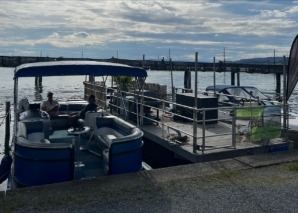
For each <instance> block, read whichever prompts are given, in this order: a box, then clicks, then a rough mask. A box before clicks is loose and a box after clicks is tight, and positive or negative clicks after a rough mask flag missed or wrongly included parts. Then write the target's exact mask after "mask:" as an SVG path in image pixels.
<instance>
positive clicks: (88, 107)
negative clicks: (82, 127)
mask: <svg viewBox="0 0 298 213" xmlns="http://www.w3.org/2000/svg"><path fill="white" fill-rule="evenodd" d="M88 102H89V103H88V104H87V105H86V106H85V108H84V109H83V110H81V111H80V112H79V114H78V116H79V118H82V119H85V114H86V112H88V111H94V110H96V108H97V105H96V104H95V96H94V95H90V96H89V100H88Z"/></svg>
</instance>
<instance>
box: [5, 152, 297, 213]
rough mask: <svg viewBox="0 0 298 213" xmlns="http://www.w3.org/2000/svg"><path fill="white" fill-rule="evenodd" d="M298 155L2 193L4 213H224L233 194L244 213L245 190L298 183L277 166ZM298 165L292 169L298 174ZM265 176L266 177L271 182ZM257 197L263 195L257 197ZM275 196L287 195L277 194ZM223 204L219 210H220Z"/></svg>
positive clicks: (246, 158) (252, 158)
mask: <svg viewBox="0 0 298 213" xmlns="http://www.w3.org/2000/svg"><path fill="white" fill-rule="evenodd" d="M297 154H298V150H291V151H284V152H279V153H266V154H262V155H251V156H243V157H237V158H234V159H228V160H220V161H212V162H205V163H196V164H190V165H181V166H175V167H168V168H162V169H155V170H150V171H141V172H138V173H130V174H124V175H115V176H107V177H103V178H97V179H89V180H81V181H73V182H65V183H59V184H51V185H44V186H37V187H30V188H23V189H15V190H10V191H7V192H6V195H5V193H4V192H3V193H2V194H1V196H0V212H30V213H31V212H119V211H120V212H140V211H142V212H169V211H170V212H181V211H184V212H185V211H196V210H198V208H202V211H203V209H204V211H209V212H210V211H211V212H214V211H216V210H217V211H220V212H223V211H229V209H230V208H231V206H226V204H227V203H226V200H225V199H233V197H234V196H235V194H233V193H236V194H238V195H237V200H233V202H232V203H231V202H229V203H230V205H232V204H233V205H236V206H238V202H239V208H238V207H237V208H236V207H234V208H235V209H234V210H235V211H236V210H238V212H239V211H241V210H243V208H244V209H245V210H246V211H248V209H247V208H250V206H251V205H244V206H243V202H245V201H244V200H245V199H246V200H247V199H248V195H247V192H246V190H248V189H250V188H251V187H254V189H253V190H256V189H255V187H258V186H260V187H261V188H260V189H262V190H264V187H268V186H267V185H266V183H267V182H268V183H269V184H270V187H272V186H273V185H272V184H274V186H275V185H277V186H284V185H286V184H287V183H288V181H291V180H293V181H294V183H298V181H297V180H298V175H297V172H296V171H291V170H289V169H285V168H287V167H285V166H284V167H278V165H280V164H282V163H285V162H295V161H298V155H297ZM296 164H297V165H296ZM296 164H294V165H292V168H294V170H296V169H297V171H298V163H296ZM273 165H277V166H273ZM266 166H269V167H266ZM280 166H281V165H280ZM296 167H297V168H296ZM255 170H256V171H255ZM281 170H283V171H282V172H281ZM276 171H278V172H276ZM262 173H265V175H266V178H265V177H264V176H265V175H264V174H262ZM267 173H268V174H267ZM258 175H262V176H260V177H259V176H258ZM281 175H282V176H281ZM264 180H266V181H267V182H266V181H264ZM262 184H265V185H264V186H263V185H262ZM291 184H293V183H291ZM294 186H296V185H294ZM242 187H245V190H244V189H242ZM292 188H293V186H291V187H290V190H291V189H292ZM294 188H295V187H294ZM294 188H293V189H294ZM266 189H267V188H266ZM235 190H236V191H235ZM262 193H263V192H262ZM262 193H260V195H261V194H262ZM206 194H208V196H207V195H206ZM226 196H227V198H225V199H223V197H226ZM256 196H258V194H257V195H254V196H252V197H256ZM276 196H282V194H279V193H276ZM243 199H244V200H243ZM260 199H262V198H260ZM293 199H294V198H293ZM268 200H269V199H268V198H267V199H266V200H265V202H268ZM211 201H212V203H213V204H212V205H210V204H211V203H210V202H211ZM250 202H252V203H253V204H252V205H253V206H254V208H256V206H257V204H255V202H256V203H257V202H259V200H257V199H254V200H250ZM262 202H264V200H263V201H262ZM208 203H209V204H208ZM295 203H297V202H295ZM207 204H208V205H207ZM220 204H221V206H220V208H221V209H220V210H219V209H217V208H218V207H217V205H220ZM262 205H263V204H262ZM297 206H298V204H297ZM257 207H258V206H257ZM258 210H260V211H261V210H262V209H261V208H260V209H258ZM268 211H269V210H268ZM236 212H237V211H236ZM255 212H256V211H255ZM257 212H258V211H257Z"/></svg>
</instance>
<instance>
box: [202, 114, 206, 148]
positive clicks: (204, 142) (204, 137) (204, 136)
mask: <svg viewBox="0 0 298 213" xmlns="http://www.w3.org/2000/svg"><path fill="white" fill-rule="evenodd" d="M205 119H206V109H205V108H203V129H202V130H203V132H202V154H204V151H205V144H206V141H205V139H206V132H205V130H206V122H205Z"/></svg>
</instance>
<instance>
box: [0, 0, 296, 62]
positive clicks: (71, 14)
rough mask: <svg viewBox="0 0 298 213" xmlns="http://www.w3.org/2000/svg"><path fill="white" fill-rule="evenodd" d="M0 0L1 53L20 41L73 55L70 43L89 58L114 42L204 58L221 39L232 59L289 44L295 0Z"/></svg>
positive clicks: (129, 51) (130, 49)
mask: <svg viewBox="0 0 298 213" xmlns="http://www.w3.org/2000/svg"><path fill="white" fill-rule="evenodd" d="M70 2H71V3H70ZM1 3H2V4H1V9H0V17H1V19H0V26H1V31H0V37H1V38H2V39H0V47H1V49H2V50H1V52H2V54H5V51H6V50H9V49H14V50H15V52H17V51H19V52H20V54H21V53H22V54H23V53H24V52H26V48H28V51H27V52H28V53H29V52H31V50H34V49H35V51H36V52H39V51H40V49H41V48H45V49H52V50H53V51H52V52H57V54H58V55H59V56H60V55H61V54H59V53H58V52H61V53H62V52H63V53H64V54H65V55H64V57H72V54H73V52H74V50H76V49H82V48H84V49H85V50H84V52H86V54H87V52H88V51H89V52H90V55H91V54H94V53H95V52H96V55H94V57H98V56H99V55H105V54H106V53H108V54H110V53H112V52H115V49H116V50H119V52H122V54H123V57H125V58H132V57H136V56H138V55H140V52H142V54H146V51H148V52H150V54H147V55H151V56H152V57H155V56H157V55H163V54H164V53H161V51H167V50H168V49H169V48H171V49H173V50H174V49H176V50H177V52H176V55H175V57H177V60H179V59H183V60H184V59H188V57H189V55H192V53H193V52H195V51H196V50H202V49H204V51H202V54H201V55H200V57H201V59H203V58H205V59H206V60H209V59H210V58H212V57H213V56H214V55H216V54H217V52H218V51H222V48H223V47H224V46H225V47H227V49H229V52H228V54H229V56H227V57H231V58H233V57H234V58H235V60H236V59H237V58H239V57H240V55H242V56H243V55H245V51H247V54H246V55H248V56H249V55H251V54H253V53H255V54H260V55H261V54H264V55H266V53H265V50H266V51H267V50H269V49H270V48H273V47H274V48H275V49H282V51H284V50H285V49H286V48H288V49H290V45H291V42H292V40H293V38H294V36H295V33H296V29H297V19H298V18H297V17H298V16H297V13H298V5H297V2H290V1H287V2H284V1H275V0H267V1H249V0H241V1H237V0H233V1H230V0H218V1H213V0H185V1H175V0H146V1H145V0H113V1H108V0H102V1H78V0H73V1H58V0H57V1H55V0H53V1H39V2H38V4H37V3H36V1H33V0H32V1H31V0H28V1H17V0H11V1H1ZM120 48H123V49H120ZM24 49H25V51H24ZM96 49H97V51H95V50H96ZM178 50H179V51H178ZM100 51H103V52H102V53H101V52H100ZM8 52H9V51H8ZM8 54H10V53H8ZM154 55H155V56H154Z"/></svg>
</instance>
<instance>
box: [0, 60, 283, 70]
mask: <svg viewBox="0 0 298 213" xmlns="http://www.w3.org/2000/svg"><path fill="white" fill-rule="evenodd" d="M58 60H82V58H64V57H58V58H53V57H30V56H0V67H16V66H18V65H21V64H24V63H33V62H44V61H58ZM84 60H93V61H105V62H114V63H121V64H127V65H130V66H135V67H144V68H145V69H148V70H174V71H186V70H190V71H194V70H195V62H187V61H165V60H145V59H143V60H129V59H119V58H110V59H91V58H84ZM197 70H198V71H202V72H211V71H212V72H213V71H214V70H215V71H216V72H231V73H239V72H248V73H263V74H269V73H273V74H282V73H283V65H282V64H248V63H247V64H243V63H234V62H222V61H218V62H216V63H208V62H198V64H197Z"/></svg>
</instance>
